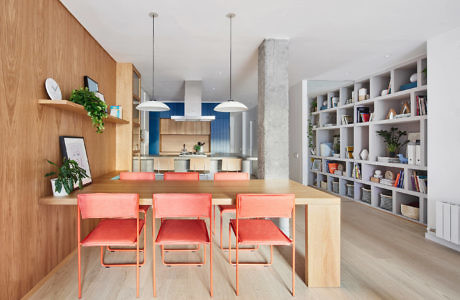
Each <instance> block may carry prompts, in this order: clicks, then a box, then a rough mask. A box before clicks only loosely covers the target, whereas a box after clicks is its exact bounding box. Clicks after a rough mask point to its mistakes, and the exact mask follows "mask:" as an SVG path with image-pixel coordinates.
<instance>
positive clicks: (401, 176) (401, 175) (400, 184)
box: [393, 170, 404, 189]
mask: <svg viewBox="0 0 460 300" xmlns="http://www.w3.org/2000/svg"><path fill="white" fill-rule="evenodd" d="M393 186H394V187H398V188H402V189H403V188H404V171H403V170H401V171H399V173H398V175H396V180H395V183H394V185H393Z"/></svg>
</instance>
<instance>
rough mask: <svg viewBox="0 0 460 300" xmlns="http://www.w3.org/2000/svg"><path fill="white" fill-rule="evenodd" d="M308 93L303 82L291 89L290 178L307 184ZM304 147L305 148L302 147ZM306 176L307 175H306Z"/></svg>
mask: <svg viewBox="0 0 460 300" xmlns="http://www.w3.org/2000/svg"><path fill="white" fill-rule="evenodd" d="M304 93H305V95H306V93H307V81H306V80H303V81H301V82H299V83H298V84H296V85H294V86H292V87H291V88H290V89H289V178H290V179H292V180H295V181H297V182H300V183H303V184H307V182H308V180H307V179H308V178H306V176H305V178H304V176H303V175H304V173H305V172H304V167H305V166H304V162H305V161H306V160H307V156H306V155H304V153H303V151H305V147H307V144H304V143H306V142H307V141H306V134H307V132H306V127H305V126H304V123H305V121H306V115H305V114H304V111H303V110H304V106H306V105H307V101H304V100H305V99H304V95H303V94H304ZM302 146H304V147H302ZM305 175H306V174H305Z"/></svg>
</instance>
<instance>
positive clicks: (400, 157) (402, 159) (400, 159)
mask: <svg viewBox="0 0 460 300" xmlns="http://www.w3.org/2000/svg"><path fill="white" fill-rule="evenodd" d="M396 156H397V157H398V158H399V162H401V163H402V164H407V162H408V161H409V160H408V159H407V158H406V157H404V154H401V153H400V154H397V155H396Z"/></svg>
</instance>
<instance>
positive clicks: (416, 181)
mask: <svg viewBox="0 0 460 300" xmlns="http://www.w3.org/2000/svg"><path fill="white" fill-rule="evenodd" d="M411 181H412V189H413V190H414V191H417V192H420V193H426V192H427V189H426V187H427V184H428V177H427V176H426V175H417V173H416V172H415V171H413V172H412V176H411Z"/></svg>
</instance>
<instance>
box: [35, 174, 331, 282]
mask: <svg viewBox="0 0 460 300" xmlns="http://www.w3.org/2000/svg"><path fill="white" fill-rule="evenodd" d="M119 173H120V172H119V171H114V172H111V173H108V174H105V175H103V176H101V177H98V178H95V179H93V182H92V183H91V184H90V185H88V186H86V187H84V189H83V190H76V191H74V192H73V193H71V194H70V195H68V196H66V197H53V196H45V197H41V198H40V199H39V203H40V204H42V205H75V206H76V205H77V195H78V194H80V193H137V194H139V204H141V205H151V204H152V195H153V194H154V193H210V194H212V203H213V205H225V204H235V199H236V195H237V194H239V193H251V194H257V193H261V194H282V193H290V194H295V198H296V205H303V206H305V283H306V284H307V286H309V287H340V197H337V196H333V195H331V194H328V193H325V192H322V191H319V190H317V189H314V188H312V187H308V186H304V185H302V184H300V183H298V182H295V181H292V180H287V179H286V180H281V179H265V180H264V179H255V180H249V181H219V182H218V181H212V180H202V181H198V182H197V181H160V180H157V181H121V180H116V179H114V177H116V176H117V175H118V174H119Z"/></svg>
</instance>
